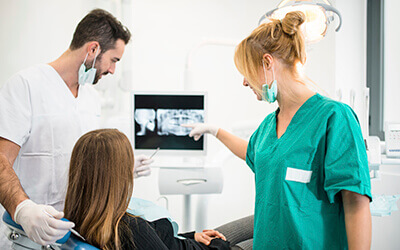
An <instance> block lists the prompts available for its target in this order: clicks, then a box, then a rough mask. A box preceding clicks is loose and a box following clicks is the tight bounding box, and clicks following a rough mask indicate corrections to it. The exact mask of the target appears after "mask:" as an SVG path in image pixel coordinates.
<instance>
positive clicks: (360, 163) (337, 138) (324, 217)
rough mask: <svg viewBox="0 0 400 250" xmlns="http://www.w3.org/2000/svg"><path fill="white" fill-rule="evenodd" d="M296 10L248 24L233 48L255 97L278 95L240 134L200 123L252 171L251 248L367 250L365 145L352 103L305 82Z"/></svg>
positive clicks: (196, 131)
mask: <svg viewBox="0 0 400 250" xmlns="http://www.w3.org/2000/svg"><path fill="white" fill-rule="evenodd" d="M304 20H305V16H304V14H303V13H302V12H298V11H296V12H290V13H288V14H287V15H286V16H285V18H284V19H283V20H272V21H271V22H270V23H266V24H262V25H260V26H259V27H258V28H257V29H255V30H254V31H253V32H252V33H251V35H250V36H248V37H247V38H246V39H244V40H243V41H242V42H241V43H240V44H239V45H238V46H237V48H236V52H235V57H234V59H235V64H236V67H237V68H238V70H239V72H240V73H241V74H242V75H243V76H244V77H245V80H244V82H243V84H244V86H249V87H250V88H251V89H253V91H254V93H255V94H256V95H257V98H258V100H266V101H268V102H270V103H271V102H274V101H275V100H276V101H277V102H278V105H279V108H278V109H277V110H276V111H275V112H273V113H271V114H269V115H268V116H267V117H266V118H265V119H264V121H263V122H262V123H261V125H260V126H259V127H258V129H257V130H256V131H255V132H254V134H253V135H252V136H251V138H250V141H249V142H247V141H245V140H242V139H240V138H238V137H236V136H234V135H232V134H230V133H228V132H226V131H225V130H223V129H218V128H217V127H215V126H211V125H207V124H192V125H188V126H190V127H192V128H193V130H192V131H191V136H194V138H195V139H198V138H199V137H200V136H201V135H202V134H204V133H211V134H213V135H215V136H216V137H217V138H218V139H219V140H220V141H221V142H223V143H224V144H225V145H226V146H227V147H228V148H229V149H230V150H231V151H232V152H233V153H234V154H236V155H237V156H238V157H240V158H242V159H243V160H246V163H247V165H248V166H249V167H250V168H251V170H252V171H253V172H254V174H255V183H256V198H255V200H256V204H255V214H254V242H253V247H254V249H347V248H350V249H354V248H357V249H370V244H371V214H370V210H369V202H370V200H371V198H370V197H371V191H370V189H371V188H370V180H369V171H368V163H367V155H366V149H365V145H364V142H363V138H362V134H361V129H360V126H359V123H358V120H357V117H356V115H355V113H354V112H353V110H352V109H351V108H350V107H349V106H347V105H345V104H343V103H340V102H336V101H333V100H331V99H329V98H327V97H324V96H321V95H319V94H316V93H314V92H313V91H311V90H310V89H308V88H307V87H306V86H305V84H304V82H305V81H304V80H303V78H302V77H301V76H300V75H299V74H298V72H297V70H296V64H297V63H301V64H304V63H305V58H306V56H305V47H304V38H303V35H302V34H301V31H300V29H299V26H300V25H301V24H302V23H303V22H304Z"/></svg>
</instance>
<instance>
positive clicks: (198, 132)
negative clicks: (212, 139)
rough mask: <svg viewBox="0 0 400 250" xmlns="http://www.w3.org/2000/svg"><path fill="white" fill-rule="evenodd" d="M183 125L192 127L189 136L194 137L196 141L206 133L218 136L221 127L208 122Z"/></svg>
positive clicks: (183, 125)
mask: <svg viewBox="0 0 400 250" xmlns="http://www.w3.org/2000/svg"><path fill="white" fill-rule="evenodd" d="M181 126H182V127H186V128H192V131H190V134H189V136H190V137H193V138H194V140H195V141H198V140H199V139H200V137H201V136H202V135H204V134H212V135H213V136H217V134H218V130H219V127H217V126H214V125H211V124H207V123H191V124H181Z"/></svg>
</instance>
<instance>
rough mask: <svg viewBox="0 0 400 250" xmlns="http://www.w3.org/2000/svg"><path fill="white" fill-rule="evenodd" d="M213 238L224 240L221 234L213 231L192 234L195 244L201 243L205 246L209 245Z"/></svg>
mask: <svg viewBox="0 0 400 250" xmlns="http://www.w3.org/2000/svg"><path fill="white" fill-rule="evenodd" d="M215 238H220V239H223V240H226V238H225V236H224V235H223V234H222V233H220V232H218V231H215V230H203V232H201V233H195V234H194V239H195V240H196V241H197V242H200V243H203V244H204V245H207V246H208V245H210V242H211V240H212V239H215Z"/></svg>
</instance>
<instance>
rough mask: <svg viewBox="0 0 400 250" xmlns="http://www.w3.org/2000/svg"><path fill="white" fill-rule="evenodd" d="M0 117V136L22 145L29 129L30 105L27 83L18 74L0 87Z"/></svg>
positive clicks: (30, 118)
mask: <svg viewBox="0 0 400 250" xmlns="http://www.w3.org/2000/svg"><path fill="white" fill-rule="evenodd" d="M0 117H1V118H0V137H3V138H5V139H7V140H9V141H12V142H14V143H16V144H18V145H19V146H22V145H23V144H24V143H25V142H26V140H27V139H28V137H29V134H30V130H31V123H32V105H31V99H30V91H29V86H28V83H27V81H26V80H25V79H23V78H22V76H21V75H19V74H16V75H14V76H13V77H11V78H10V79H9V80H8V81H7V82H6V83H5V84H4V86H3V87H2V88H1V89H0Z"/></svg>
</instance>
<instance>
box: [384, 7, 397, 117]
mask: <svg viewBox="0 0 400 250" xmlns="http://www.w3.org/2000/svg"><path fill="white" fill-rule="evenodd" d="M399 8H400V1H396V0H386V1H385V19H384V22H385V31H384V32H385V41H384V44H385V45H384V46H385V49H384V50H385V52H384V55H385V61H384V65H385V66H384V67H385V70H384V81H385V103H384V105H385V109H384V119H385V121H392V122H400V111H399V107H400V98H399V94H400V78H399V74H398V72H399V68H400V61H399V57H400V46H399V40H400V28H399V26H398V11H397V10H398V9H399Z"/></svg>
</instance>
